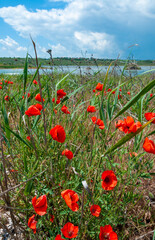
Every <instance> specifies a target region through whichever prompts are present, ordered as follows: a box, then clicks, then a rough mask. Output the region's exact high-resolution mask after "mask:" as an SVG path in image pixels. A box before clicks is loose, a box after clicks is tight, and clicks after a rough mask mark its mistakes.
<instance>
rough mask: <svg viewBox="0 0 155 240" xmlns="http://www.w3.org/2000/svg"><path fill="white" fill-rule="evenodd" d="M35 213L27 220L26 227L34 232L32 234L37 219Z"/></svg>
mask: <svg viewBox="0 0 155 240" xmlns="http://www.w3.org/2000/svg"><path fill="white" fill-rule="evenodd" d="M34 218H35V215H33V216H32V217H30V218H29V220H28V227H29V228H31V229H32V230H33V232H34V234H35V233H36V229H37V228H36V225H37V221H35V219H34Z"/></svg>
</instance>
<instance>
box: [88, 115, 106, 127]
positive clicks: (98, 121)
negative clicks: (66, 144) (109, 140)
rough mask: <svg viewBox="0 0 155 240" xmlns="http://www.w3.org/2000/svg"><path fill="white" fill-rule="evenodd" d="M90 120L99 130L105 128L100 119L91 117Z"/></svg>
mask: <svg viewBox="0 0 155 240" xmlns="http://www.w3.org/2000/svg"><path fill="white" fill-rule="evenodd" d="M91 120H92V122H93V123H94V124H97V125H98V126H99V128H100V129H104V128H105V126H104V123H103V121H102V120H101V119H97V118H96V117H92V118H91Z"/></svg>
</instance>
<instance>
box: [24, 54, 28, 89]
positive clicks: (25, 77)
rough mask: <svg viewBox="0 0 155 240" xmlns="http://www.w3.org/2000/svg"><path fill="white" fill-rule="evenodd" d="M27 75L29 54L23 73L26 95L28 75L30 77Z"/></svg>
mask: <svg viewBox="0 0 155 240" xmlns="http://www.w3.org/2000/svg"><path fill="white" fill-rule="evenodd" d="M27 73H28V53H27V55H26V59H25V66H24V71H23V84H24V94H25V89H26V83H27V75H28V74H27Z"/></svg>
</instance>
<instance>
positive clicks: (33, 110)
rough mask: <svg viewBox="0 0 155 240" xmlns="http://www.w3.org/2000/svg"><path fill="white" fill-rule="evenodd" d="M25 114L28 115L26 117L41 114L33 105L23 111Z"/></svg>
mask: <svg viewBox="0 0 155 240" xmlns="http://www.w3.org/2000/svg"><path fill="white" fill-rule="evenodd" d="M25 114H26V115H27V116H28V117H31V116H37V115H41V112H40V111H39V110H38V108H36V106H35V105H31V106H30V107H29V108H28V110H26V111H25Z"/></svg>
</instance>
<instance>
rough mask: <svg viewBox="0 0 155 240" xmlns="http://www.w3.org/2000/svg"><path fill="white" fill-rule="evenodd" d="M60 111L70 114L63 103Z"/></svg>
mask: <svg viewBox="0 0 155 240" xmlns="http://www.w3.org/2000/svg"><path fill="white" fill-rule="evenodd" d="M61 111H62V112H63V113H65V114H70V112H69V111H68V107H66V106H65V105H63V106H62V108H61Z"/></svg>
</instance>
